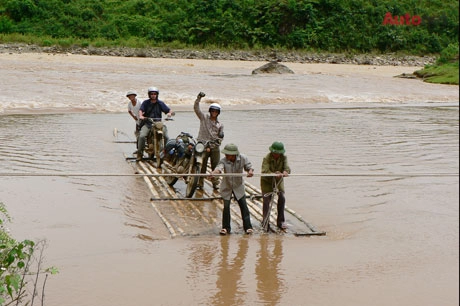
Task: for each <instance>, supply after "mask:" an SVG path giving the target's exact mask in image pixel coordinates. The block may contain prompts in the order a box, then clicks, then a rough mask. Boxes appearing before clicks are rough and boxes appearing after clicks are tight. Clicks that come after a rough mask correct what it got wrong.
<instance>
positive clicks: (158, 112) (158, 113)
mask: <svg viewBox="0 0 460 306" xmlns="http://www.w3.org/2000/svg"><path fill="white" fill-rule="evenodd" d="M147 94H148V96H149V98H148V99H147V100H145V101H144V102H142V105H141V107H140V109H139V116H138V118H139V120H140V121H141V126H142V127H141V131H140V133H139V139H138V142H137V149H138V151H137V160H138V161H139V160H142V157H143V156H144V148H145V139H146V138H147V135H148V134H149V131H150V129H151V128H152V123H151V122H150V121H149V120H145V119H147V118H152V119H153V121H161V117H162V113H165V114H166V115H167V116H168V118H169V117H171V116H172V111H171V109H170V108H169V107H168V106H167V105H166V104H165V103H164V102H163V101H161V100H159V99H158V95H159V94H160V91H159V90H158V88H156V87H150V88H149V89H148V90H147ZM163 135H164V137H165V143H166V142H167V141H168V130H167V129H166V125H163Z"/></svg>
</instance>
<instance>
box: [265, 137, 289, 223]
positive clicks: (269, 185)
mask: <svg viewBox="0 0 460 306" xmlns="http://www.w3.org/2000/svg"><path fill="white" fill-rule="evenodd" d="M269 150H270V153H268V154H267V155H266V156H265V157H264V159H263V161H262V169H261V172H262V173H267V174H276V176H261V178H260V187H261V189H262V194H263V203H264V204H263V209H262V211H263V220H265V218H266V217H269V215H270V211H269V209H270V201H271V199H272V197H273V190H275V187H276V189H277V190H278V193H277V195H278V203H277V211H278V216H277V218H276V225H277V226H278V228H280V229H281V230H285V229H286V228H287V226H286V223H285V219H284V207H285V205H286V198H285V197H284V181H283V177H286V176H288V175H289V173H291V168H289V164H288V160H287V156H286V155H285V152H286V150H285V149H284V145H283V143H282V142H279V141H275V142H274V143H273V144H272V145H271V146H270V147H269ZM267 229H269V227H268V228H267Z"/></svg>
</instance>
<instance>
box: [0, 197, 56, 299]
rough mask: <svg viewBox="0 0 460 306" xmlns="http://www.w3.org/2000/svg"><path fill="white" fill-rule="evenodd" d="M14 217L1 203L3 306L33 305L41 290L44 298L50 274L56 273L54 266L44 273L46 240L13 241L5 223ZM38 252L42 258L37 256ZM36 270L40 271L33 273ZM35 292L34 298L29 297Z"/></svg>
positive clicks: (0, 256)
mask: <svg viewBox="0 0 460 306" xmlns="http://www.w3.org/2000/svg"><path fill="white" fill-rule="evenodd" d="M10 220H11V219H10V216H9V215H8V212H7V210H6V207H5V205H4V204H3V203H1V202H0V305H10V304H13V303H14V304H15V305H31V306H32V305H33V304H34V299H35V297H37V296H38V294H39V291H40V289H41V290H42V291H41V294H42V297H43V293H44V288H45V284H46V279H47V277H48V273H51V274H55V273H57V269H56V268H54V267H51V268H48V269H45V270H44V271H41V265H42V260H43V250H44V248H45V246H46V243H45V242H44V241H40V242H38V243H35V242H33V241H31V240H24V241H21V242H20V241H16V240H15V239H14V238H12V237H11V236H10V235H9V233H8V229H7V228H6V226H5V223H6V222H7V221H8V222H9V221H10ZM37 253H38V255H37ZM33 269H36V270H35V271H33ZM43 273H44V274H45V279H44V280H43V285H42V286H40V287H38V285H39V276H40V275H41V274H43ZM28 292H31V296H29V295H28Z"/></svg>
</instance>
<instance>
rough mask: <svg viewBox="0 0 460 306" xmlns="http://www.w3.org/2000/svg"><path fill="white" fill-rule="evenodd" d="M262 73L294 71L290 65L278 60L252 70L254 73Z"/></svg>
mask: <svg viewBox="0 0 460 306" xmlns="http://www.w3.org/2000/svg"><path fill="white" fill-rule="evenodd" d="M261 73H278V74H283V73H294V71H292V70H291V69H289V68H288V67H286V66H284V65H282V64H280V63H278V62H277V61H273V62H270V63H268V64H265V65H263V66H261V67H259V68H257V69H254V70H253V71H252V74H261Z"/></svg>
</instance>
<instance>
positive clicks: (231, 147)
mask: <svg viewBox="0 0 460 306" xmlns="http://www.w3.org/2000/svg"><path fill="white" fill-rule="evenodd" d="M222 153H224V154H226V155H238V154H240V152H239V151H238V147H237V146H236V144H233V143H229V144H227V145H225V148H224V149H223V150H222Z"/></svg>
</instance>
